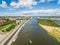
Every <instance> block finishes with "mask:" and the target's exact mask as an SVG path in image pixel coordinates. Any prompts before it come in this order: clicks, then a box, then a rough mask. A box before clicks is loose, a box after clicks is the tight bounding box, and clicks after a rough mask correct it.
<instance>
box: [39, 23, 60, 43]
mask: <svg viewBox="0 0 60 45" xmlns="http://www.w3.org/2000/svg"><path fill="white" fill-rule="evenodd" d="M39 25H40V26H41V27H42V28H44V29H45V30H46V31H47V32H48V34H49V35H51V36H52V37H53V38H56V39H57V41H58V42H60V27H53V26H46V25H41V24H40V23H39Z"/></svg>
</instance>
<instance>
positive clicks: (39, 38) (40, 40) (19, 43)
mask: <svg viewBox="0 0 60 45" xmlns="http://www.w3.org/2000/svg"><path fill="white" fill-rule="evenodd" d="M12 45H60V44H59V43H58V42H57V40H56V39H55V38H53V37H51V36H50V35H49V34H48V33H47V32H46V31H45V30H44V29H43V28H42V27H41V26H39V25H38V23H37V18H36V17H33V18H32V19H31V20H30V21H29V22H27V23H26V24H25V26H24V27H23V28H22V29H21V31H20V32H19V34H18V38H17V39H16V41H15V42H13V43H12Z"/></svg>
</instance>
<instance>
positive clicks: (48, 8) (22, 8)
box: [0, 0, 60, 16]
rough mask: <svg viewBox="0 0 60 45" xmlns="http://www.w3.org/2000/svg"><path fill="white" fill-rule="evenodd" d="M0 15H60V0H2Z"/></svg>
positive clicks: (0, 0)
mask: <svg viewBox="0 0 60 45" xmlns="http://www.w3.org/2000/svg"><path fill="white" fill-rule="evenodd" d="M0 16H60V0H0Z"/></svg>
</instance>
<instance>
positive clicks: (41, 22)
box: [38, 19, 60, 27]
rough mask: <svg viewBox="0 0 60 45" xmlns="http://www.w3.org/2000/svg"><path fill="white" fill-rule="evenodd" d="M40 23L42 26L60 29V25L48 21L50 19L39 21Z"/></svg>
mask: <svg viewBox="0 0 60 45" xmlns="http://www.w3.org/2000/svg"><path fill="white" fill-rule="evenodd" d="M38 23H40V24H42V25H47V26H55V27H60V25H58V24H56V23H55V22H54V21H52V20H48V19H38Z"/></svg>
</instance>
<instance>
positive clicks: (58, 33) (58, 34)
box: [38, 19, 60, 43]
mask: <svg viewBox="0 0 60 45" xmlns="http://www.w3.org/2000/svg"><path fill="white" fill-rule="evenodd" d="M38 24H41V25H43V26H42V28H44V29H45V30H46V31H47V33H48V34H49V35H50V36H52V37H53V38H55V39H56V40H57V41H58V42H59V43H60V25H58V24H56V23H55V22H54V21H53V20H48V19H38ZM41 25H40V26H41ZM44 26H47V27H49V26H51V27H50V28H51V31H50V32H49V31H48V30H49V29H47V28H46V27H44ZM52 27H54V29H52ZM56 28H59V29H56Z"/></svg>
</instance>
